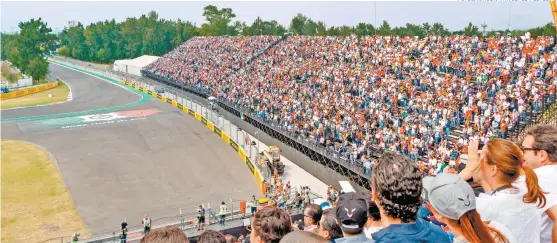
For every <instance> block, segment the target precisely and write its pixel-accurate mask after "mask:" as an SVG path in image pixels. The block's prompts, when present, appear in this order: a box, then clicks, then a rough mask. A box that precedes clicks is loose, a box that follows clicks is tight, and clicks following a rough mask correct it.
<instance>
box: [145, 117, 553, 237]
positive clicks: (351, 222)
mask: <svg viewBox="0 0 557 243" xmlns="http://www.w3.org/2000/svg"><path fill="white" fill-rule="evenodd" d="M478 146H479V141H478V140H473V141H472V142H471V143H470V144H469V145H468V155H469V160H468V163H467V164H466V165H465V166H464V167H463V168H462V169H459V170H453V171H450V170H445V171H443V172H442V173H440V174H438V175H436V176H427V173H426V172H425V171H424V170H423V168H421V167H420V166H418V164H417V163H415V162H414V161H412V160H411V159H410V158H409V157H408V156H403V155H401V154H400V153H396V152H387V153H385V154H384V155H383V156H381V157H380V158H379V159H378V161H377V163H376V164H375V165H374V167H373V170H372V171H373V172H372V173H373V176H372V177H371V179H370V184H371V189H372V190H371V193H368V194H362V193H356V192H348V193H342V192H341V193H340V194H339V196H338V199H337V200H336V201H335V204H334V207H331V208H327V209H322V207H321V206H320V205H316V204H308V205H306V206H305V209H304V211H303V217H304V219H303V223H302V222H300V221H296V222H292V218H291V215H290V214H289V213H288V212H287V211H286V210H284V209H282V208H280V207H277V206H272V205H269V206H265V207H262V208H259V209H258V210H257V212H255V213H254V214H253V215H252V217H251V218H250V223H251V224H250V226H249V234H248V235H246V236H240V237H239V238H236V237H235V236H232V235H223V234H222V233H220V232H217V231H213V230H206V231H205V232H203V233H202V234H201V235H200V236H199V237H198V238H197V239H196V240H197V242H200V243H207V242H211V243H213V242H214V243H228V242H232V243H236V242H242V243H247V242H254V243H279V242H281V243H282V242H284V243H294V242H307V243H313V242H315V243H317V242H323V243H328V242H336V243H345V242H354V243H362V242H363V243H367V242H439V243H451V242H454V243H468V242H470V243H503V242H505V243H515V242H533V243H538V242H543V243H546V242H556V241H557V227H556V226H557V225H556V224H555V223H554V222H555V220H556V218H557V217H556V216H557V177H555V176H554V175H555V174H556V173H557V127H554V126H547V125H540V126H535V127H533V128H531V129H529V130H528V131H527V132H526V136H525V139H524V140H523V141H522V143H521V145H520V146H519V145H517V144H515V143H513V142H511V141H509V140H505V139H501V138H495V139H491V140H489V141H488V142H487V144H486V145H485V146H484V147H483V149H481V150H479V147H478ZM424 174H425V175H426V176H425V177H424ZM470 178H473V179H474V181H476V182H478V183H480V184H481V186H482V188H483V190H484V192H483V193H480V194H479V195H478V194H476V193H475V192H474V190H473V189H472V188H471V187H470V185H469V184H468V183H467V182H466V180H468V179H470ZM141 242H142V243H159V242H165V243H182V242H188V238H187V237H186V236H185V235H184V233H183V232H182V231H180V230H178V229H177V228H174V229H173V228H163V229H156V230H153V231H152V232H151V233H150V234H149V235H147V236H146V237H144V238H143V239H142V240H141Z"/></svg>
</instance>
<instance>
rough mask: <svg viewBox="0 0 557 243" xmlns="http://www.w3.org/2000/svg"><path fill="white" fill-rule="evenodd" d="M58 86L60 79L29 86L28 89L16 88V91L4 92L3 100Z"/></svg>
mask: <svg viewBox="0 0 557 243" xmlns="http://www.w3.org/2000/svg"><path fill="white" fill-rule="evenodd" d="M56 87H58V81H56V82H52V83H49V84H43V85H38V86H35V87H31V88H27V89H20V90H16V91H13V92H9V93H6V94H2V100H7V99H13V98H17V97H21V96H25V95H28V94H34V93H37V92H41V91H45V90H49V89H52V88H56Z"/></svg>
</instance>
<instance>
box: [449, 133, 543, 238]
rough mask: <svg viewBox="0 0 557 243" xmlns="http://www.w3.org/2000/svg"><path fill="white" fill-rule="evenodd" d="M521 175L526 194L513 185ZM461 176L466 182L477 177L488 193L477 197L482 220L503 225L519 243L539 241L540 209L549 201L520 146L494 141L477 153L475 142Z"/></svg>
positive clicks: (506, 141) (476, 180)
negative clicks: (523, 177) (525, 161)
mask: <svg viewBox="0 0 557 243" xmlns="http://www.w3.org/2000/svg"><path fill="white" fill-rule="evenodd" d="M521 174H524V175H525V180H526V185H527V191H526V190H521V189H519V188H517V187H514V186H513V185H512V183H513V182H515V181H516V180H517V179H518V177H519V176H520V175H521ZM459 175H460V176H461V177H462V178H463V179H465V180H467V179H469V178H474V181H475V182H477V183H479V184H480V185H481V186H482V188H483V189H484V191H485V192H486V193H482V194H480V195H479V197H478V198H476V203H477V205H476V208H477V211H478V213H479V214H480V215H481V218H482V220H484V221H491V220H493V221H497V222H500V223H502V224H503V225H504V226H506V227H507V228H508V229H510V230H511V231H512V232H513V233H514V234H515V235H516V237H517V240H518V242H533V243H538V242H540V228H541V215H540V213H539V211H538V210H537V208H538V207H539V208H541V207H543V206H544V205H545V202H546V198H545V196H544V192H543V191H542V190H541V188H540V186H539V185H538V177H537V176H536V173H535V172H534V170H533V169H532V168H531V167H530V166H528V165H527V164H525V163H524V158H523V155H522V151H521V150H520V147H518V145H516V144H514V143H513V142H510V141H508V140H504V139H491V140H489V142H487V144H486V145H485V147H484V148H483V149H482V151H481V152H480V153H478V141H476V140H475V141H473V142H472V143H471V145H470V147H469V149H468V162H467V165H466V168H465V169H464V170H463V171H462V172H461V173H460V174H459Z"/></svg>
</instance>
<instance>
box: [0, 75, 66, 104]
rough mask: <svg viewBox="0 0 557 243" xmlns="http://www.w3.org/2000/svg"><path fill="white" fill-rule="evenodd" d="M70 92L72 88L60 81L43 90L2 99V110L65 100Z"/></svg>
mask: <svg viewBox="0 0 557 243" xmlns="http://www.w3.org/2000/svg"><path fill="white" fill-rule="evenodd" d="M69 92H70V88H69V87H68V85H66V83H64V82H60V83H58V87H56V88H53V89H49V90H45V91H42V92H38V93H34V94H29V95H25V96H21V97H17V98H13V99H7V100H2V101H1V103H0V107H1V109H2V110H4V109H10V108H16V107H25V106H34V105H46V104H51V103H55V102H60V101H65V100H66V99H67V97H68V93H69ZM48 94H53V95H54V97H52V98H51V97H48Z"/></svg>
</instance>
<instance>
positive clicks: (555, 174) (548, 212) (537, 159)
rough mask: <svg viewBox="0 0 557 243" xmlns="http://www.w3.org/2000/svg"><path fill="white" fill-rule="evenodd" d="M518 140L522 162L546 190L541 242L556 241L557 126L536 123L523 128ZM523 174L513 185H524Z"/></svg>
mask: <svg viewBox="0 0 557 243" xmlns="http://www.w3.org/2000/svg"><path fill="white" fill-rule="evenodd" d="M525 134H526V136H525V137H524V139H523V140H522V146H521V147H520V149H521V150H522V154H523V156H524V162H525V163H526V164H528V166H530V167H532V168H533V169H534V172H535V173H536V175H537V176H538V184H539V185H540V187H541V189H542V190H543V191H544V192H545V193H546V194H545V197H546V199H547V201H546V205H545V207H543V208H541V209H540V211H541V215H542V225H541V235H540V237H541V242H554V243H557V224H556V223H555V221H556V220H557V127H556V126H550V125H536V126H534V127H532V128H530V129H528V130H527V131H526V133H525ZM525 182H526V180H525V176H524V175H521V176H520V177H519V178H518V179H517V181H516V182H515V183H513V185H515V186H517V187H519V188H522V189H525V188H526V183H525Z"/></svg>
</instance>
